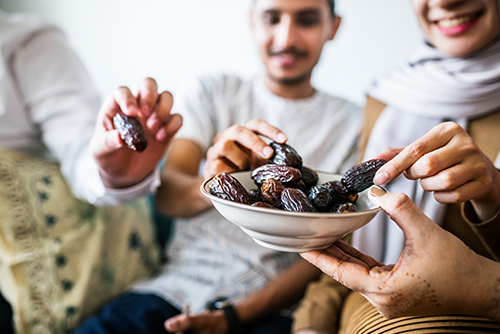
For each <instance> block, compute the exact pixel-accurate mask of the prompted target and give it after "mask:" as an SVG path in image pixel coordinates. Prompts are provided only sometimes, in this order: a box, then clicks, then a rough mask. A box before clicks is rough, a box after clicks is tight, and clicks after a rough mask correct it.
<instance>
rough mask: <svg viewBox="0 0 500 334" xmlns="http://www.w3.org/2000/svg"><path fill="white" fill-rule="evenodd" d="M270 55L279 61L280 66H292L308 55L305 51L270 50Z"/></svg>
mask: <svg viewBox="0 0 500 334" xmlns="http://www.w3.org/2000/svg"><path fill="white" fill-rule="evenodd" d="M269 56H270V57H271V58H272V59H274V60H275V61H277V62H278V63H279V64H280V66H283V67H290V66H293V65H295V64H296V63H298V62H299V61H300V60H301V59H303V58H305V56H306V55H305V53H303V52H276V53H272V52H270V53H269Z"/></svg>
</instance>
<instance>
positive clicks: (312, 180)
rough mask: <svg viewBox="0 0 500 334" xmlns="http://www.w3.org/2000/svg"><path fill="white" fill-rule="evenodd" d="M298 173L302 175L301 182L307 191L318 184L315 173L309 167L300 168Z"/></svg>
mask: <svg viewBox="0 0 500 334" xmlns="http://www.w3.org/2000/svg"><path fill="white" fill-rule="evenodd" d="M300 172H301V173H302V181H304V183H305V185H306V188H307V189H310V188H311V187H314V186H315V185H317V184H318V180H319V178H318V173H316V171H314V170H312V169H311V168H309V167H306V166H302V169H301V170H300Z"/></svg>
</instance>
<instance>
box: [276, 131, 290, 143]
mask: <svg viewBox="0 0 500 334" xmlns="http://www.w3.org/2000/svg"><path fill="white" fill-rule="evenodd" d="M277 137H278V141H279V142H280V143H284V142H286V141H287V139H288V138H287V137H286V135H285V134H284V133H279V134H278V136H277Z"/></svg>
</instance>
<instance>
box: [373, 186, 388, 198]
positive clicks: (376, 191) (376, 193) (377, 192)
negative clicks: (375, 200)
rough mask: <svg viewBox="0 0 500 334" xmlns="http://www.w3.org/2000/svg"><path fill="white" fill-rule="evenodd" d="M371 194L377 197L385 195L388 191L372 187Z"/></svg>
mask: <svg viewBox="0 0 500 334" xmlns="http://www.w3.org/2000/svg"><path fill="white" fill-rule="evenodd" d="M370 194H372V195H373V196H375V197H381V196H384V195H385V194H387V192H386V191H385V190H383V189H382V188H379V187H371V188H370Z"/></svg>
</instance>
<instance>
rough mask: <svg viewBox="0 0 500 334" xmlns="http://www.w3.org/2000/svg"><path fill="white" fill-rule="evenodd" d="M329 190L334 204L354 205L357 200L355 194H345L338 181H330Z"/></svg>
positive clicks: (344, 189) (343, 187)
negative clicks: (349, 203) (348, 203)
mask: <svg viewBox="0 0 500 334" xmlns="http://www.w3.org/2000/svg"><path fill="white" fill-rule="evenodd" d="M328 184H329V190H330V195H331V196H332V202H333V203H334V204H343V203H347V202H351V203H356V201H357V200H358V194H357V193H349V192H347V189H346V187H345V186H344V185H343V184H342V182H340V181H330V182H328Z"/></svg>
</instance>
